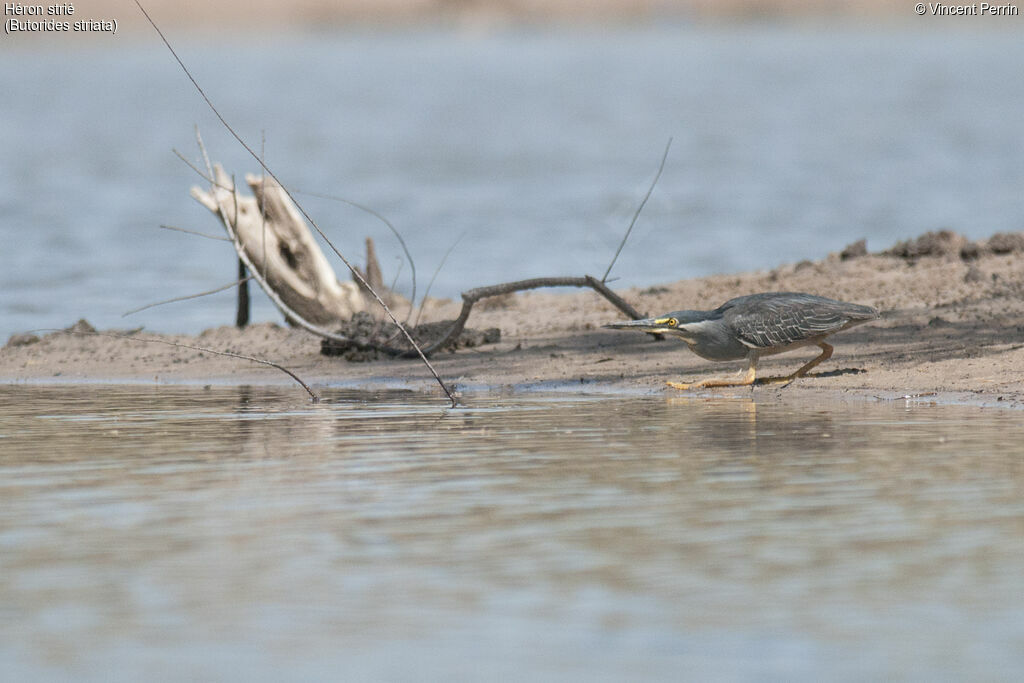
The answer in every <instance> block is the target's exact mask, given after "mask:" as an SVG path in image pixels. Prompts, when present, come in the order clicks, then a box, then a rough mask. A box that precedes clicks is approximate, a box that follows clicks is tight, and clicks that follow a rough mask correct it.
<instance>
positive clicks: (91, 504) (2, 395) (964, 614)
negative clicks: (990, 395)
mask: <svg viewBox="0 0 1024 683" xmlns="http://www.w3.org/2000/svg"><path fill="white" fill-rule="evenodd" d="M361 399H362V400H358V399H357V397H355V396H354V395H345V394H339V393H334V394H329V395H328V401H327V402H325V403H324V404H321V405H311V404H309V403H307V402H306V401H305V400H304V399H303V397H302V395H301V392H299V391H291V390H285V389H275V388H259V389H249V388H213V389H210V390H205V391H204V390H202V389H199V388H187V387H145V386H140V387H103V386H96V387H81V386H67V387H27V386H19V387H12V386H8V387H3V388H0V403H2V404H3V405H4V406H5V407H4V410H3V411H0V670H3V671H4V672H5V674H4V677H5V678H9V680H54V679H64V680H66V679H71V680H105V681H107V680H126V681H127V680H171V679H174V680H268V681H269V680H281V679H282V678H290V679H303V680H309V679H329V680H357V679H360V678H362V679H366V678H373V679H386V680H494V679H496V678H497V677H499V676H509V677H512V678H514V679H519V680H569V681H592V680H657V679H660V680H679V679H680V677H681V676H682V677H683V678H689V679H701V680H722V679H726V680H728V679H737V678H743V679H751V678H752V679H758V680H783V679H784V680H793V679H804V680H821V679H822V678H827V679H830V680H865V679H873V680H884V679H900V680H922V681H923V680H1013V679H1015V678H1016V676H1017V675H1018V674H1019V672H1020V670H1021V667H1022V666H1024V591H1021V577H1022V576H1024V446H1022V445H1021V444H1022V443H1024V426H1022V423H1021V420H1020V415H1019V414H1018V413H1017V412H1016V411H994V410H985V411H982V410H980V409H974V408H959V407H934V406H927V405H913V404H909V405H908V404H905V403H903V402H899V403H854V404H848V405H844V404H839V405H836V406H833V407H827V406H826V407H824V408H815V409H813V410H812V409H810V408H808V407H807V406H806V405H799V404H795V403H794V404H788V403H786V402H785V401H783V402H771V403H749V402H745V401H738V400H734V401H716V400H710V401H709V400H698V399H667V398H665V397H646V398H580V397H554V398H550V397H544V396H527V397H521V396H520V397H514V398H500V397H491V398H473V399H471V401H470V406H469V407H467V408H463V409H459V410H454V411H449V410H445V409H443V407H442V406H440V405H439V401H438V400H436V399H428V398H423V397H417V396H413V395H409V394H390V395H380V396H375V397H370V398H369V399H367V397H366V396H362V397H361ZM172 663H173V664H172Z"/></svg>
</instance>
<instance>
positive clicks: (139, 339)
mask: <svg viewBox="0 0 1024 683" xmlns="http://www.w3.org/2000/svg"><path fill="white" fill-rule="evenodd" d="M35 331H37V332H60V333H63V334H76V335H79V336H83V337H109V338H111V339H127V340H129V341H137V342H144V343H146V344H164V345H166V346H176V347H178V348H181V349H191V350H193V351H199V352H201V353H212V354H213V355H215V356H226V357H227V358H237V359H239V360H247V361H251V362H253V363H259V364H261V365H268V366H270V367H272V368H276V369H278V370H280V371H281V372H283V373H285V374H286V375H288V376H289V377H291V378H292V379H293V380H295V381H296V382H298V383H299V385H300V386H301V387H302V388H303V389H305V390H306V393H307V394H309V397H310V398H311V399H312V400H313V403H319V402H320V395H319V394H317V393H316V392H315V391H313V390H312V389H310V388H309V385H308V384H306V383H305V382H303V381H302V379H301V378H299V376H298V375H296V374H295V373H294V372H292V371H291V370H289V369H288V368H286V367H284V366H283V365H280V364H278V363H275V362H273V361H269V360H263V359H262V358H254V357H252V356H245V355H242V354H240V353H232V352H231V351H217V350H215V349H208V348H206V347H204V346H193V345H192V344H182V343H181V342H173V341H169V340H167V339H145V338H143V337H133V336H131V335H127V334H111V333H109V332H77V331H75V330H62V329H55V328H47V329H39V330H35Z"/></svg>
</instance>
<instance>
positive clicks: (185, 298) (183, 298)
mask: <svg viewBox="0 0 1024 683" xmlns="http://www.w3.org/2000/svg"><path fill="white" fill-rule="evenodd" d="M251 279H252V276H251V275H250V276H249V277H244V278H241V279H239V280H235V281H234V282H229V283H228V284H226V285H224V286H222V287H218V288H217V289H211V290H209V291H206V292H200V293H198V294H186V295H185V296H176V297H174V298H173V299H164V300H163V301H157V302H155V303H152V304H146V305H145V306H139V307H138V308H133V309H132V310H130V311H125V312H124V313H122V314H121V317H122V318H127V317H128V316H130V315H132V314H134V313H138V312H140V311H144V310H146V309H147V308H155V307H156V306H163V305H164V304H173V303H175V302H178V301H188V300H189V299H198V298H199V297H201V296H210V295H211V294H216V293H217V292H223V291H224V290H225V289H231V288H232V287H237V286H239V285H241V284H242V283H243V282H248V281H249V280H251Z"/></svg>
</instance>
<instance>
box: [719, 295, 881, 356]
mask: <svg viewBox="0 0 1024 683" xmlns="http://www.w3.org/2000/svg"><path fill="white" fill-rule="evenodd" d="M722 309H723V317H724V319H725V322H726V323H727V324H728V325H729V326H730V327H731V328H732V329H733V331H734V332H735V333H736V335H737V336H738V337H739V338H740V341H742V342H743V343H744V344H746V345H747V346H750V347H754V348H778V347H785V346H789V345H790V344H796V343H799V342H803V341H807V340H808V339H812V338H814V337H820V336H823V335H828V334H832V333H834V332H839V331H840V330H843V329H846V328H847V327H850V326H852V325H855V324H857V323H860V322H866V321H868V320H873V319H874V318H876V317H878V313H877V311H875V309H873V308H870V307H868V306H859V305H857V304H848V303H845V302H842V301H834V300H832V299H826V298H824V297H819V296H813V295H810V294H789V293H781V294H754V295H751V296H746V297H739V298H738V299H733V300H732V301H729V302H727V303H726V304H724V305H723V306H722Z"/></svg>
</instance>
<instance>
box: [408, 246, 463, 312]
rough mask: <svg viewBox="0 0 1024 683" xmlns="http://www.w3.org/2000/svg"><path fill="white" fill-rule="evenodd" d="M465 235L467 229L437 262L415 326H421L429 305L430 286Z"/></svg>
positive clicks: (424, 292) (413, 301)
mask: <svg viewBox="0 0 1024 683" xmlns="http://www.w3.org/2000/svg"><path fill="white" fill-rule="evenodd" d="M465 236H466V231H465V230H463V231H462V234H461V235H459V236H458V237H456V238H455V241H454V242H452V243H451V246H449V247H448V249H447V250H446V251H445V252H444V256H442V257H441V261H440V263H438V264H437V268H435V269H434V274H433V275H431V276H430V282H428V283H427V288H426V289H425V290H424V291H423V299H421V300H420V308H419V310H418V311H417V312H416V320H415V321H414V322H413V324H412V326H413V328H416V327H419V324H420V316H422V315H423V308H424V307H425V306H426V305H427V297H428V296H429V295H430V288H431V287H433V286H434V280H436V279H437V276H438V274H439V273H440V272H441V269H442V268H444V264H445V261H447V260H448V256H449V255H451V253H452V251H454V250H455V247H456V246H458V244H459V242H461V241H462V238H463V237H465ZM412 303H413V304H415V303H416V300H415V299H413V300H412ZM411 310H412V309H410V311H411Z"/></svg>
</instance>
